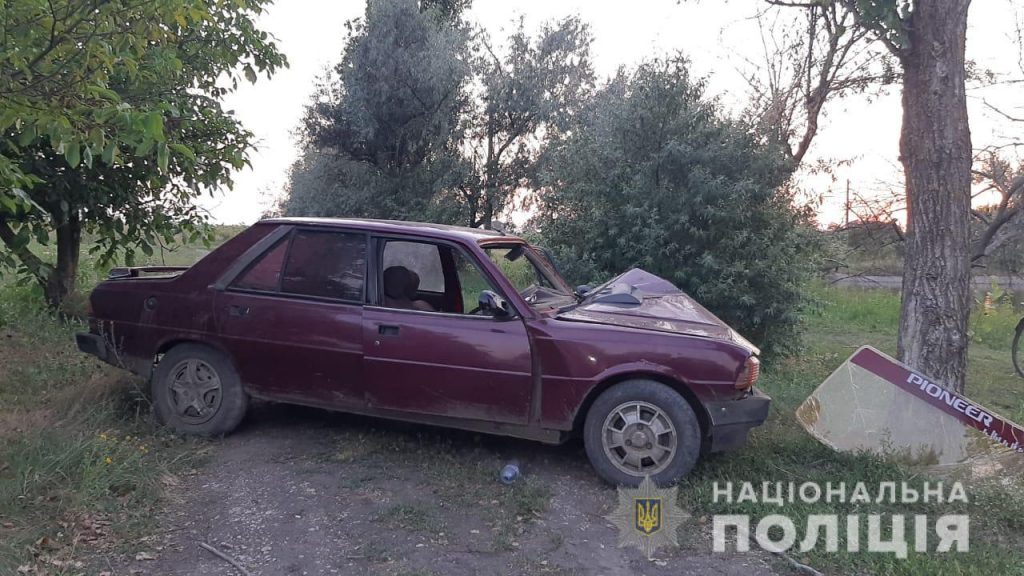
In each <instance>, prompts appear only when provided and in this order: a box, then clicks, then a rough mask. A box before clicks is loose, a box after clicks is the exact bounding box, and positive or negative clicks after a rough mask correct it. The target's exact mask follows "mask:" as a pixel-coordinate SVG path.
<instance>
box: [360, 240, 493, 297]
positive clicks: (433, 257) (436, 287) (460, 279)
mask: <svg viewBox="0 0 1024 576" xmlns="http://www.w3.org/2000/svg"><path fill="white" fill-rule="evenodd" d="M381 263H382V266H381V268H380V269H381V278H380V286H381V305H382V306H384V307H385V308H398V309H406V310H419V311H421V312H445V313H448V314H469V313H470V312H475V311H476V308H477V304H478V301H479V298H480V292H481V291H483V290H494V287H493V286H491V284H490V282H488V281H487V279H486V277H485V276H484V275H483V273H482V272H481V271H480V269H479V268H478V267H477V265H476V263H475V262H474V261H473V260H472V259H471V258H469V257H468V256H466V255H465V254H464V253H463V252H462V251H461V250H459V249H457V248H454V247H452V246H448V245H446V244H434V243H431V242H419V241H408V240H387V241H386V242H385V244H384V250H383V253H382V258H381ZM456 286H457V287H458V290H456Z"/></svg>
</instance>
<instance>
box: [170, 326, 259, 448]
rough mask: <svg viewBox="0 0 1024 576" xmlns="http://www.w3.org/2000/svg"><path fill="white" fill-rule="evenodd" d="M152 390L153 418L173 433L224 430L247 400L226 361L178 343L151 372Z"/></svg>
mask: <svg viewBox="0 0 1024 576" xmlns="http://www.w3.org/2000/svg"><path fill="white" fill-rule="evenodd" d="M152 392H153V409H154V412H155V413H156V417H157V420H159V421H160V422H161V423H162V424H164V425H166V426H167V427H169V428H171V429H172V430H174V431H175V432H177V433H179V434H197V435H203V436H217V435H221V434H227V433H228V432H231V431H232V430H234V429H235V427H236V426H238V423H239V422H241V421H242V417H243V416H245V410H246V407H247V405H248V397H247V396H246V394H245V390H243V388H242V383H241V381H240V379H239V377H238V373H237V372H236V371H235V368H234V366H232V364H231V361H230V360H228V359H227V357H225V356H224V355H223V354H221V353H220V352H218V351H216V350H213V349H212V348H208V347H206V346H202V345H198V344H180V345H178V346H175V347H174V348H172V349H171V350H170V351H168V352H167V353H166V354H164V356H163V358H161V359H160V363H159V364H158V365H157V367H156V370H155V371H154V372H153V379H152Z"/></svg>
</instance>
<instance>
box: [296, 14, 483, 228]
mask: <svg viewBox="0 0 1024 576" xmlns="http://www.w3.org/2000/svg"><path fill="white" fill-rule="evenodd" d="M445 14H447V12H443V11H442V10H441V7H440V6H438V3H424V5H423V7H422V10H421V7H420V6H419V5H417V3H416V2H413V1H412V0H382V1H371V2H368V3H367V11H366V17H365V18H364V19H363V20H360V21H355V22H349V23H348V28H349V39H348V42H347V44H346V46H345V50H344V53H343V56H342V60H341V63H340V64H338V66H337V67H336V68H335V71H334V72H335V73H334V77H333V78H332V79H330V80H329V81H328V83H327V84H326V85H325V86H324V87H323V89H322V90H321V91H320V93H319V94H317V95H316V98H315V101H314V103H313V104H312V105H311V106H310V107H309V110H308V113H307V115H306V118H305V122H304V126H303V129H304V135H305V138H306V144H307V147H308V148H309V150H308V151H307V152H306V153H305V154H304V157H303V158H302V159H301V160H300V161H299V162H298V163H297V164H296V165H295V166H294V167H293V168H292V179H291V187H290V191H291V193H290V195H289V197H288V199H287V200H286V201H285V204H284V207H283V208H284V211H285V212H286V213H288V214H301V215H323V216H337V215H342V214H344V215H349V216H363V217H392V218H406V219H408V218H413V217H417V216H421V215H423V214H427V213H429V212H430V211H431V207H432V204H433V201H434V198H435V196H437V194H438V193H439V192H440V191H441V190H442V189H443V188H444V187H446V186H451V185H452V180H453V179H454V178H457V175H458V174H459V172H460V165H461V163H460V160H459V152H458V146H459V144H460V140H461V139H460V137H459V131H460V127H459V120H460V113H461V111H462V110H463V108H464V107H465V106H466V97H467V93H466V85H467V82H468V80H469V76H470V68H469V61H468V59H469V53H468V46H469V30H468V29H467V28H466V27H465V26H464V25H463V24H462V23H461V21H459V20H455V21H454V22H453V21H451V20H447V19H446V18H445V17H444V15H445ZM307 172H308V173H307ZM326 174H329V175H330V177H324V175H326Z"/></svg>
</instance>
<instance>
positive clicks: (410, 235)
mask: <svg viewBox="0 0 1024 576" xmlns="http://www.w3.org/2000/svg"><path fill="white" fill-rule="evenodd" d="M292 229H330V230H345V231H350V232H353V233H359V234H365V235H366V236H367V240H368V242H369V243H370V246H371V250H370V254H371V257H370V258H369V260H371V262H370V263H369V264H368V268H369V270H368V273H367V275H366V282H365V286H366V288H365V290H364V297H363V300H362V301H351V302H343V301H337V300H324V299H317V298H310V297H296V296H289V295H284V294H273V295H268V294H253V293H247V292H240V291H234V290H231V289H230V288H228V285H229V283H230V282H231V280H232V279H233V278H234V276H235V275H237V274H239V273H240V272H241V270H242V269H244V268H245V266H246V265H247V264H248V263H249V262H251V261H253V259H254V258H256V257H258V256H259V255H260V254H262V253H263V252H264V251H265V250H267V249H268V248H269V247H270V246H271V245H272V244H273V243H274V241H275V240H276V239H277V238H280V237H282V236H283V235H285V234H287V233H289V231H290V230H292ZM378 238H390V239H421V240H429V241H435V242H444V243H450V244H451V245H453V246H457V247H459V248H460V249H461V250H463V251H464V252H465V253H467V254H469V255H470V256H471V257H472V258H474V259H475V260H476V264H477V265H478V266H479V268H480V270H481V271H482V272H483V273H484V275H485V276H486V277H487V278H488V279H489V280H490V281H491V282H492V283H493V285H494V286H495V287H496V288H497V289H498V290H499V291H500V293H501V295H502V296H503V297H504V298H505V299H506V300H507V301H508V303H509V304H510V306H511V308H512V310H513V312H514V314H513V316H512V317H510V318H505V319H498V318H491V317H479V316H474V317H467V316H461V315H457V314H448V313H437V312H422V311H416V310H398V309H390V308H384V307H381V306H379V305H378V301H377V295H376V294H377V291H376V289H377V278H376V274H377V266H378V263H377V262H375V261H374V260H375V258H376V255H375V254H376V253H375V252H374V249H373V247H374V246H376V244H375V242H376V241H377V239H378ZM523 243H524V242H523V241H522V240H521V239H518V238H515V237H512V236H504V235H498V234H497V233H493V232H489V231H482V230H472V229H459V228H452V227H444V226H434V225H419V224H408V223H396V222H386V221H369V220H333V219H274V220H266V221H263V222H260V223H258V224H256V225H254V226H252V227H250V228H249V229H247V230H245V231H244V232H242V233H241V234H239V235H238V236H236V237H234V238H232V239H231V240H229V241H228V242H226V243H225V244H224V245H222V246H221V247H220V248H218V249H216V250H214V251H213V252H211V253H210V254H209V255H207V256H206V257H204V258H203V259H202V260H200V261H199V262H197V263H196V264H195V265H193V266H192V267H191V268H189V269H187V270H184V271H182V272H180V273H177V274H173V275H169V276H166V277H145V276H144V275H143V276H140V277H132V276H128V277H118V278H114V279H110V280H108V281H105V282H103V283H101V284H100V285H98V286H97V288H96V289H95V290H94V292H93V294H92V296H91V304H92V310H93V317H92V318H91V319H90V333H89V334H83V335H79V345H80V347H81V348H82V349H83V350H85V351H87V352H90V353H93V354H96V355H97V356H99V357H101V358H103V359H104V360H106V361H108V362H111V363H113V364H117V365H121V366H124V367H126V368H129V369H131V370H133V371H134V372H136V373H138V374H141V375H143V376H148V375H149V374H150V371H151V369H152V366H153V363H154V362H155V361H156V360H157V359H158V358H159V356H160V355H161V354H162V353H164V352H166V351H167V350H168V349H170V348H171V347H172V346H174V345H176V344H178V343H182V342H198V343H202V344H205V345H208V346H211V347H213V348H215V349H217V350H219V351H222V352H223V353H224V354H226V355H227V356H228V357H229V358H230V359H231V360H232V362H233V363H234V366H235V367H236V369H237V371H238V372H239V375H240V377H241V380H242V382H243V383H244V385H245V387H246V390H247V391H248V392H249V393H250V394H251V395H253V396H257V397H261V398H266V399H271V400H277V401H285V402H294V403H300V404H307V405H312V406H320V407H325V408H330V409H338V410H343V411H350V412H358V413H366V414H372V415H378V416H385V417H390V418H399V419H406V420H413V421H421V422H428V423H434V424H443V425H447V426H454V427H461V428H467V429H474V430H483V431H487V432H493V433H500V434H508V435H514V436H522V437H529V438H535V439H539V440H542V441H547V442H558V441H561V440H564V439H565V438H567V437H568V436H569V435H570V434H571V433H572V432H573V431H575V430H578V429H579V426H580V424H581V421H582V416H583V415H584V414H585V411H586V408H587V406H588V405H589V403H590V402H592V401H593V399H594V398H595V397H596V396H597V394H599V393H600V392H601V391H603V390H605V389H607V388H608V387H609V386H611V385H613V384H615V383H616V382H619V381H621V380H623V379H626V378H635V377H646V378H651V379H655V380H658V381H661V382H663V383H666V384H668V385H670V386H672V387H673V388H674V389H676V390H677V391H679V393H680V394H682V395H683V396H684V397H685V398H686V399H687V400H688V401H689V402H690V404H691V405H692V406H693V408H694V410H695V412H696V413H697V415H698V418H699V419H700V421H701V425H702V431H703V433H704V435H705V440H706V444H707V447H708V448H710V449H724V448H729V447H733V446H736V445H738V444H741V443H742V442H743V440H744V439H745V437H746V433H747V431H748V430H749V429H750V428H752V427H754V426H758V425H760V424H761V423H762V422H763V421H764V419H765V417H766V415H767V408H768V399H767V397H766V396H764V395H763V394H761V393H760V392H759V391H757V390H756V389H751V390H738V389H737V388H736V387H735V383H736V380H737V378H738V376H739V375H740V373H741V371H742V370H743V367H744V362H745V361H746V360H747V359H748V358H749V357H751V356H752V355H754V354H756V353H757V349H756V348H755V347H754V346H752V345H751V344H750V343H748V342H746V341H745V340H743V339H742V338H741V337H739V335H738V334H736V333H735V331H733V330H732V329H731V328H729V327H728V326H726V325H725V324H724V323H722V322H721V321H720V320H718V319H717V318H715V317H714V316H713V315H712V314H711V313H710V312H708V311H707V310H705V309H704V308H703V307H701V306H700V305H699V304H697V303H696V302H695V301H693V300H692V299H691V298H690V297H689V296H687V295H685V294H683V293H682V292H680V291H679V290H678V289H676V288H675V287H674V286H672V284H670V283H668V282H667V281H665V280H662V279H660V278H658V277H656V276H653V275H651V274H649V273H647V272H643V271H641V270H633V271H630V272H628V273H626V274H624V275H622V276H621V277H619V278H617V279H616V280H614V281H613V282H611V283H609V284H607V285H606V287H608V288H609V289H612V288H614V289H615V290H618V291H620V292H622V291H626V292H630V293H631V294H632V295H633V296H634V297H635V298H637V299H638V301H639V302H641V304H639V305H638V306H636V307H632V308H623V307H621V306H615V305H613V304H606V303H601V302H600V301H598V299H596V298H594V297H593V294H592V295H589V296H588V297H587V299H586V300H584V301H583V302H582V303H581V304H580V305H579V306H576V307H574V308H571V309H568V310H564V311H561V312H559V311H558V310H541V309H535V308H534V307H532V306H531V305H530V304H529V303H528V302H526V301H525V300H524V298H523V297H522V296H521V295H520V294H519V293H518V292H517V291H516V290H515V288H514V286H513V285H512V283H511V282H510V281H509V280H508V279H507V278H505V277H504V275H503V274H502V272H501V270H500V269H499V268H498V267H497V266H496V265H495V264H494V263H493V262H491V261H490V259H489V258H488V257H487V256H486V254H485V253H484V251H483V248H482V247H486V246H488V245H494V244H501V245H511V244H523ZM559 282H562V283H564V281H562V280H559Z"/></svg>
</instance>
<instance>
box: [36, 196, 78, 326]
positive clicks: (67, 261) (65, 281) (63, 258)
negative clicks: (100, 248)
mask: <svg viewBox="0 0 1024 576" xmlns="http://www.w3.org/2000/svg"><path fill="white" fill-rule="evenodd" d="M55 229H56V232H57V266H56V267H55V268H54V270H53V272H52V273H51V274H50V276H49V278H47V280H46V282H44V283H43V293H44V295H45V296H46V303H47V304H49V305H50V307H51V308H53V309H54V310H56V309H58V308H60V305H61V303H62V302H64V298H66V297H67V295H68V294H71V293H72V292H74V291H75V283H76V282H77V281H78V256H79V250H80V248H81V245H82V222H81V220H80V219H79V216H78V213H77V212H74V211H72V213H71V214H68V215H67V216H66V217H64V218H63V219H62V221H60V222H58V223H56V227H55Z"/></svg>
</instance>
